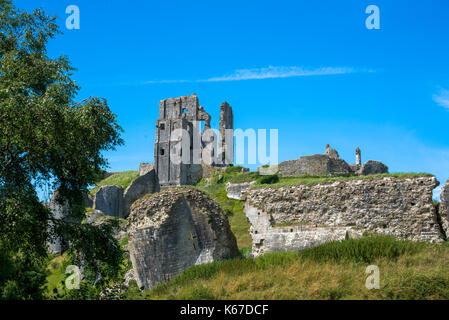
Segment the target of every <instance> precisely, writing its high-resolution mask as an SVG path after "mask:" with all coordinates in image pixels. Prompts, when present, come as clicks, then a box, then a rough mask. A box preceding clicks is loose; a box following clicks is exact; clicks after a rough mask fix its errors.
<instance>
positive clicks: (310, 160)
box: [278, 154, 352, 177]
mask: <svg viewBox="0 0 449 320" xmlns="http://www.w3.org/2000/svg"><path fill="white" fill-rule="evenodd" d="M278 168H279V175H280V176H281V177H300V176H304V175H309V176H335V175H345V174H350V173H352V170H351V168H350V167H349V165H348V164H347V163H346V162H345V161H344V160H343V159H339V158H331V157H329V156H328V155H327V154H315V155H312V156H303V157H301V158H299V159H295V160H288V161H283V162H281V163H279V166H278Z"/></svg>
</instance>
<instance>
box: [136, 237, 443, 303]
mask: <svg viewBox="0 0 449 320" xmlns="http://www.w3.org/2000/svg"><path fill="white" fill-rule="evenodd" d="M448 258H449V247H448V245H447V244H430V243H416V242H415V243H414V242H410V241H400V240H396V239H394V238H392V237H387V236H377V237H366V238H361V239H357V240H345V241H341V242H331V243H327V244H324V245H321V246H317V247H314V248H310V249H306V250H303V251H301V252H277V253H269V254H265V255H264V256H261V257H258V258H256V259H248V258H241V259H231V260H227V261H220V262H214V263H210V264H206V265H199V266H194V267H191V268H189V269H187V270H185V271H184V272H183V273H181V274H180V275H178V276H177V277H175V278H173V279H172V280H171V281H169V282H167V283H164V284H161V285H159V286H157V287H155V288H153V289H152V290H150V291H146V292H144V293H142V295H143V294H145V295H146V297H147V298H150V299H449V259H448ZM369 265H376V266H378V267H379V271H380V288H379V289H371V290H368V289H367V288H366V286H365V282H366V279H367V277H368V276H369V274H366V273H365V271H366V268H367V267H368V266H369Z"/></svg>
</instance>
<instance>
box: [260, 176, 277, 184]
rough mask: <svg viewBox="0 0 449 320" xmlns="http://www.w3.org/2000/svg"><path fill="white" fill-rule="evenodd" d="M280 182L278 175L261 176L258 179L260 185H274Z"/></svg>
mask: <svg viewBox="0 0 449 320" xmlns="http://www.w3.org/2000/svg"><path fill="white" fill-rule="evenodd" d="M277 182H279V176H278V175H277V174H273V175H270V176H260V177H259V178H258V179H257V183H258V184H273V183H277Z"/></svg>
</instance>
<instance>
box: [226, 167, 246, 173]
mask: <svg viewBox="0 0 449 320" xmlns="http://www.w3.org/2000/svg"><path fill="white" fill-rule="evenodd" d="M242 169H243V167H242V166H231V167H227V168H226V169H225V173H226V174H231V173H236V172H242Z"/></svg>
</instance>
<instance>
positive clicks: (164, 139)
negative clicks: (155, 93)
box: [154, 94, 234, 189]
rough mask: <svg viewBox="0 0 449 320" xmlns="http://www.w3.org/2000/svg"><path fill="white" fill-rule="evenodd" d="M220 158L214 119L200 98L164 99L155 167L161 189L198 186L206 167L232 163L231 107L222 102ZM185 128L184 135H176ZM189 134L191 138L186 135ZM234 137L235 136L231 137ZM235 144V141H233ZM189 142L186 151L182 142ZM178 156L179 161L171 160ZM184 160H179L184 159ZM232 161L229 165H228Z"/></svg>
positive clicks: (157, 122) (160, 111)
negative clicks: (201, 127) (197, 183)
mask: <svg viewBox="0 0 449 320" xmlns="http://www.w3.org/2000/svg"><path fill="white" fill-rule="evenodd" d="M220 111H221V114H220V130H219V132H220V146H222V147H220V155H218V152H216V150H217V147H216V146H217V137H216V135H215V134H214V132H213V131H212V130H209V129H211V127H210V123H211V116H210V115H209V114H208V113H207V112H206V111H205V110H204V108H203V107H202V106H200V104H199V101H198V97H197V96H196V95H195V94H193V95H191V96H183V97H178V98H169V99H166V100H161V101H160V103H159V119H158V120H157V121H156V141H155V148H154V164H155V170H156V173H157V178H158V180H159V181H158V182H159V185H160V186H161V188H162V189H165V188H167V187H171V186H181V185H188V184H193V183H195V182H196V181H197V180H198V179H200V178H201V177H202V166H203V164H207V165H212V166H214V165H215V166H221V165H226V162H223V161H222V160H224V159H225V158H227V160H228V164H229V163H232V157H233V148H234V145H233V142H232V143H231V144H229V143H226V142H225V140H227V139H225V138H226V133H229V132H230V131H229V130H227V129H231V132H232V129H233V114H232V108H231V106H230V105H229V104H228V103H227V102H223V103H222V105H221V108H220ZM201 121H204V129H203V131H202V132H201V133H200V125H199V123H200V122H201ZM177 129H182V130H183V133H182V134H174V133H175V130H177ZM185 133H187V134H188V136H186V135H185ZM231 136H232V137H233V134H232V135H231ZM227 141H233V138H232V139H231V140H227ZM183 142H184V143H185V142H188V145H189V146H190V150H187V153H186V150H184V154H183V148H182V143H183ZM173 155H175V156H176V157H177V160H178V161H174V159H171V157H172V156H173ZM181 159H182V161H179V160H181ZM229 160H230V162H229Z"/></svg>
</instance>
